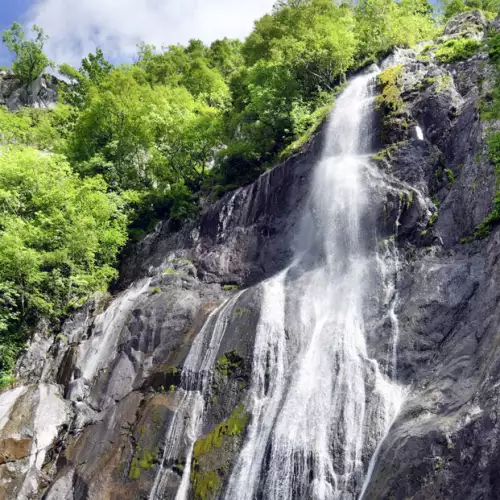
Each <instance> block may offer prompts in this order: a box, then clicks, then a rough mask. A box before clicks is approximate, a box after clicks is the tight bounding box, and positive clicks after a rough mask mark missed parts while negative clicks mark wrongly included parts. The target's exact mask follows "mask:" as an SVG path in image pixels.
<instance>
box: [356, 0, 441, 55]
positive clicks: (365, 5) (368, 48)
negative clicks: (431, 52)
mask: <svg viewBox="0 0 500 500" xmlns="http://www.w3.org/2000/svg"><path fill="white" fill-rule="evenodd" d="M432 12H433V9H432V6H431V4H430V3H429V2H428V1H427V0H401V1H400V2H394V1H392V0H360V1H359V2H358V4H357V6H356V21H357V22H356V38H357V40H358V44H359V45H358V56H357V57H358V59H359V60H364V59H366V58H369V57H373V56H376V57H378V56H380V55H383V54H386V53H388V52H389V51H390V49H391V48H392V47H394V46H395V45H398V46H401V47H412V46H413V45H415V44H416V43H418V42H420V41H423V40H429V39H432V38H433V37H434V35H435V34H436V27H435V23H434V20H433V19H432Z"/></svg>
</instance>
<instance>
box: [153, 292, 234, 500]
mask: <svg viewBox="0 0 500 500" xmlns="http://www.w3.org/2000/svg"><path fill="white" fill-rule="evenodd" d="M242 293H243V292H238V293H237V294H235V295H234V296H233V297H232V298H231V299H230V300H228V301H226V302H225V303H224V304H222V305H221V306H220V307H218V308H217V309H216V310H215V311H213V312H212V313H211V314H210V315H209V317H208V318H207V320H206V321H205V324H204V325H203V328H202V329H201V330H200V333H199V334H198V335H197V337H196V339H195V341H194V343H193V345H192V347H191V349H190V351H189V354H188V356H187V358H186V361H185V363H184V367H183V369H182V373H181V388H180V389H179V391H177V394H176V397H177V400H178V402H177V410H176V411H175V414H174V416H173V417H172V421H171V422H170V425H169V427H168V430H167V433H166V436H165V446H164V451H163V457H162V460H161V464H160V467H159V468H158V472H157V473H156V477H155V481H154V484H153V488H152V489H151V492H150V494H149V500H156V499H160V498H164V493H165V490H166V488H167V483H168V480H169V476H170V475H175V472H173V470H172V466H173V465H174V463H173V461H174V459H176V458H178V457H179V451H181V450H182V447H183V446H184V447H185V448H186V449H187V451H186V463H185V466H184V472H183V474H182V479H181V484H180V486H179V489H178V491H177V494H176V497H175V500H185V498H186V496H187V493H188V490H189V479H190V472H191V461H192V456H193V447H194V443H195V442H196V440H197V439H198V438H199V437H200V431H201V424H202V420H203V411H204V407H205V400H204V397H205V396H206V392H207V390H208V389H209V388H210V384H211V382H212V369H213V365H214V363H215V360H216V357H217V353H218V352H219V347H220V343H221V341H222V339H223V337H224V332H225V329H226V326H227V324H228V322H229V319H230V317H231V313H232V312H233V308H234V306H235V304H236V302H237V301H238V298H239V297H240V296H241V294H242Z"/></svg>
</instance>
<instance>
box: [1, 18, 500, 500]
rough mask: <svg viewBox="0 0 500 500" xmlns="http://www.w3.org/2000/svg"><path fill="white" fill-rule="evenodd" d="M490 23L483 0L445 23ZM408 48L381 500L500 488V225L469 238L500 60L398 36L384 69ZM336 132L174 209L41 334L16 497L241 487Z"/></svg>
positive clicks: (379, 224)
mask: <svg viewBox="0 0 500 500" xmlns="http://www.w3.org/2000/svg"><path fill="white" fill-rule="evenodd" d="M472 25H473V26H476V27H477V29H472V28H471V26H472ZM485 26H486V24H485V21H484V19H483V18H482V17H481V16H480V15H478V14H477V13H474V12H473V13H466V14H464V15H461V17H460V16H459V17H458V18H456V19H455V20H453V21H452V22H451V23H450V24H449V25H448V27H447V31H446V35H447V36H456V35H457V34H460V33H461V34H462V35H463V34H466V35H467V36H468V35H470V36H474V37H475V36H476V34H477V33H479V32H482V33H484V32H485ZM493 27H494V26H493ZM431 56H432V54H431ZM394 64H398V65H402V79H401V82H402V83H401V97H402V100H403V102H404V109H402V110H401V113H402V116H404V117H405V121H406V126H404V127H401V126H399V125H398V126H397V127H394V129H393V130H391V136H390V137H386V138H385V139H386V141H389V142H387V144H385V146H386V149H384V150H383V151H382V152H381V153H379V154H377V155H376V156H375V157H374V159H373V163H374V165H376V166H377V168H376V169H375V171H376V175H375V174H374V177H373V180H372V181H373V182H374V183H378V184H377V185H380V189H378V190H376V193H377V196H376V197H375V198H374V199H373V200H372V202H373V210H372V214H371V216H370V220H369V221H367V222H366V224H365V225H364V226H363V230H364V231H373V232H374V233H376V235H377V237H378V238H380V240H381V243H383V244H384V245H387V246H386V248H387V251H388V252H391V255H392V261H393V262H394V263H395V264H394V268H393V269H390V270H388V271H387V272H388V273H389V274H391V275H392V274H393V275H394V289H393V290H392V292H391V294H390V295H388V296H387V297H382V298H380V297H378V296H377V293H378V292H375V293H374V295H373V297H371V298H370V301H371V302H370V303H369V304H367V305H366V313H365V315H366V317H365V318H364V319H365V322H366V325H367V327H366V331H367V335H368V339H367V343H368V348H369V351H370V352H369V354H370V356H373V357H374V358H377V359H380V358H381V357H382V356H383V354H384V353H387V352H388V350H389V348H390V346H388V345H386V344H385V343H384V341H383V339H384V338H386V336H385V334H384V332H385V331H386V330H387V329H389V328H394V325H396V326H397V330H398V332H399V335H398V348H397V351H398V362H397V366H398V369H397V375H396V380H397V382H398V383H399V384H400V385H401V387H402V388H403V389H404V391H405V392H406V394H407V396H406V399H405V401H404V403H403V406H402V408H401V410H400V412H399V414H398V416H397V418H396V419H395V421H394V423H393V424H392V426H391V428H390V430H389V432H388V434H387V436H386V437H385V439H384V440H383V441H382V443H381V444H380V446H379V448H378V450H377V451H376V453H375V454H374V456H373V457H372V461H371V465H370V467H369V462H370V457H363V461H364V466H365V471H366V474H367V480H366V482H365V484H364V493H363V499H365V500H368V499H385V498H395V499H404V498H413V499H449V498H457V499H463V500H470V499H477V500H479V499H482V500H483V499H488V498H490V499H493V498H498V487H499V486H500V485H499V484H498V483H499V481H500V479H499V477H500V476H499V475H498V467H499V465H500V463H499V460H500V421H499V419H498V414H499V413H500V392H499V387H500V355H499V353H498V349H499V346H500V287H499V286H498V283H499V282H500V228H496V229H495V230H494V231H493V232H492V234H491V235H490V236H489V237H488V238H487V239H485V240H482V241H476V242H473V243H469V244H461V243H460V240H461V239H462V238H466V237H468V236H470V235H471V234H472V233H473V232H474V230H475V228H476V226H477V225H478V224H479V223H480V222H481V221H482V220H483V219H484V218H485V217H486V216H487V215H488V214H489V212H490V210H491V207H492V199H493V196H494V189H495V182H496V179H495V174H494V170H493V167H492V165H491V164H490V163H489V161H488V157H487V149H486V147H487V146H486V140H485V138H486V135H487V131H488V127H489V126H492V125H491V124H487V123H484V122H483V121H482V120H481V118H480V115H479V111H478V108H479V102H480V99H481V98H482V97H483V96H484V95H485V94H486V93H487V92H488V91H489V90H490V89H491V88H492V86H493V85H494V84H495V78H496V75H495V72H494V70H493V68H492V67H491V66H490V65H489V64H488V59H487V54H485V53H483V52H479V53H477V54H476V55H474V56H472V57H471V58H470V59H468V60H466V61H462V62H459V63H455V64H453V65H447V66H443V65H439V64H437V63H436V62H434V60H433V58H432V57H430V58H423V57H422V56H421V55H420V54H419V53H417V52H415V51H410V50H398V51H396V52H395V54H393V55H392V56H391V57H390V58H389V59H388V60H387V61H386V62H385V64H384V67H389V66H391V65H394ZM3 82H4V84H5V85H7V83H5V82H8V78H7V79H5V78H4V80H3ZM37 95H39V94H37ZM398 123H401V121H400V122H398ZM493 125H494V124H493ZM324 139H325V138H324V131H323V130H320V131H319V132H318V134H317V135H316V136H315V137H314V138H313V139H312V140H311V142H310V143H309V144H308V145H306V146H305V148H304V150H303V151H302V152H300V153H299V154H297V155H296V156H294V157H292V158H290V159H289V160H287V161H286V162H285V163H283V164H281V165H278V166H277V167H275V168H274V169H273V170H271V171H269V172H267V173H266V174H264V175H263V176H262V177H261V178H259V179H258V180H257V181H256V182H255V183H253V184H251V185H249V186H246V187H243V188H241V189H239V190H237V191H235V192H233V193H229V194H228V195H226V196H225V197H224V198H223V199H221V200H220V201H218V202H217V203H215V204H214V205H213V206H212V207H210V209H209V210H208V211H207V212H206V213H205V214H204V215H203V217H202V218H201V219H200V221H198V222H197V223H195V224H192V225H191V226H189V227H185V228H184V229H182V230H181V231H180V232H176V233H173V232H172V231H170V227H169V224H168V222H165V223H163V224H162V225H160V226H159V227H158V228H157V230H156V232H155V233H153V234H151V235H149V236H148V237H147V238H145V239H144V240H143V241H142V242H141V243H140V244H138V245H137V246H136V248H135V249H134V251H133V252H131V254H130V255H129V256H128V258H127V260H126V261H125V262H124V265H123V269H122V273H121V291H120V292H119V293H117V294H116V295H115V296H114V297H107V296H103V297H96V298H95V299H94V300H92V301H90V302H89V303H88V304H87V305H86V306H85V307H84V308H82V309H81V310H80V311H79V312H78V313H77V314H75V316H74V317H73V318H72V319H71V320H69V321H68V322H67V323H66V324H65V326H64V329H63V331H62V333H61V334H59V335H58V336H57V337H56V338H55V339H54V338H53V337H52V336H50V334H49V333H48V332H46V331H44V330H43V328H41V329H40V331H39V332H37V334H36V336H35V337H34V340H33V342H32V343H31V345H30V346H29V348H28V349H27V351H26V353H25V355H24V356H23V358H22V359H21V360H20V361H19V363H18V367H17V371H18V379H19V386H18V387H16V388H14V389H12V390H10V391H7V392H4V393H3V394H0V498H6V499H9V498H12V499H14V498H16V499H21V500H22V499H28V498H44V499H47V500H60V499H64V500H87V499H99V500H101V499H110V500H111V499H113V500H114V499H120V500H121V499H138V498H175V494H176V492H177V491H180V490H182V489H183V488H184V491H188V490H189V492H188V493H187V496H186V497H185V498H191V499H195V500H207V499H216V498H223V495H224V492H225V491H226V487H227V482H228V477H229V475H230V472H231V470H232V468H233V467H234V464H235V462H236V457H237V455H238V453H239V452H240V450H241V447H242V444H243V443H244V441H245V437H246V433H248V432H249V431H248V429H249V427H248V425H249V414H248V406H249V404H250V402H249V401H248V387H249V384H250V381H251V378H252V368H253V365H254V363H255V360H254V359H253V353H254V348H255V332H256V330H257V329H258V328H259V324H260V327H262V318H263V317H265V313H266V312H265V311H262V310H261V309H262V303H263V302H262V294H263V287H262V286H261V283H262V282H263V281H265V280H266V279H267V278H270V277H272V276H275V275H276V274H277V273H279V272H280V271H281V270H283V269H284V268H285V267H287V266H288V265H289V264H290V261H291V259H292V258H293V256H294V254H295V249H296V247H297V246H298V245H300V244H301V243H303V242H300V241H297V234H298V232H299V230H298V228H299V226H300V225H301V224H303V220H302V217H301V216H302V213H303V212H304V209H305V207H306V205H307V203H308V201H309V199H310V197H311V196H313V193H311V179H312V173H313V167H314V165H315V164H316V163H317V161H318V159H319V158H320V153H321V150H322V146H323V143H324ZM365 226H366V227H365ZM302 234H304V233H303V232H302ZM310 237H311V239H313V238H315V234H314V233H311V236H310ZM389 242H390V244H389ZM381 307H384V308H385V309H388V311H389V313H388V314H387V316H383V317H381V316H380V314H379V313H380V308H381ZM290 314H293V311H290ZM259 322H260V323H259ZM270 335H271V333H270ZM290 338H291V337H290ZM292 348H293V346H292ZM290 369H293V367H291V368H290ZM265 376H266V375H265V374H264V377H265ZM267 377H268V378H269V374H268V375H267ZM265 382H266V383H267V384H269V380H268V379H266V381H265ZM200 394H201V395H200ZM196 412H198V413H196ZM196 415H197V416H198V418H194V416H196ZM189 421H192V422H196V426H198V427H196V426H194V427H193V428H191V427H189V428H188V427H186V422H189ZM193 436H194V438H193ZM193 439H195V440H196V443H194V446H190V445H189V442H190V441H193ZM192 444H193V443H191V445H192ZM372 444H373V446H372V451H373V449H374V448H375V442H374V443H372ZM339 454H341V453H340V452H339ZM189 464H190V465H191V467H190V468H189ZM186 468H187V472H186ZM359 492H360V487H358V489H357V490H356V494H359ZM353 495H354V494H353ZM346 498H347V497H346Z"/></svg>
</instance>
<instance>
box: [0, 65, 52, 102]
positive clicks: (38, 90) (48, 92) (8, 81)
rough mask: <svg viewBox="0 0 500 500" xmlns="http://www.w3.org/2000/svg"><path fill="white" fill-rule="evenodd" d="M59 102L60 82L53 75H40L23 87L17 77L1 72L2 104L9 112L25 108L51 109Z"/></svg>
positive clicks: (0, 97) (0, 94) (0, 100)
mask: <svg viewBox="0 0 500 500" xmlns="http://www.w3.org/2000/svg"><path fill="white" fill-rule="evenodd" d="M57 100H58V80H57V78H55V77H53V76H51V75H46V74H43V75H40V76H39V77H38V78H37V79H36V80H35V81H33V82H31V83H30V84H28V85H22V84H21V83H20V82H19V81H18V80H17V79H16V78H15V76H14V75H13V74H12V73H10V72H6V71H2V72H0V104H3V105H5V106H7V108H8V109H9V111H16V110H18V109H20V108H21V107H23V106H28V107H33V108H42V109H50V108H53V107H54V106H55V104H56V102H57Z"/></svg>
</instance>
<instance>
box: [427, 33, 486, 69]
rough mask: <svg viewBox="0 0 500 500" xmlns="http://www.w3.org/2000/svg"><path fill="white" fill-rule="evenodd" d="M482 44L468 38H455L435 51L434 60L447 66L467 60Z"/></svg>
mask: <svg viewBox="0 0 500 500" xmlns="http://www.w3.org/2000/svg"><path fill="white" fill-rule="evenodd" d="M481 47H482V44H481V43H480V42H477V41H476V40H471V39H470V38H455V39H453V40H448V41H447V42H444V44H443V45H442V46H441V47H440V48H439V49H438V50H437V51H436V59H437V60H438V61H439V62H442V63H445V64H449V63H453V62H457V61H462V60H464V59H468V58H469V57H470V56H472V55H473V54H475V53H476V52H477V51H478V50H479V49H480V48H481Z"/></svg>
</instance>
